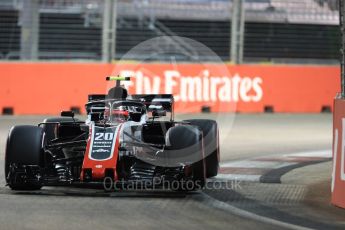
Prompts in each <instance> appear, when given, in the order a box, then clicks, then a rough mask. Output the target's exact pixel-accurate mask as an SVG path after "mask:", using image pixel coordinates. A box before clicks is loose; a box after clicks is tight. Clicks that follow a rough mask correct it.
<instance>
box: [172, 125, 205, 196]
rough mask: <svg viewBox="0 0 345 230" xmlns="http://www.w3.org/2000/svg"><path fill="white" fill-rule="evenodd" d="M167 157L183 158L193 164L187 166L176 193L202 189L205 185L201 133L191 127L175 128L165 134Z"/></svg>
mask: <svg viewBox="0 0 345 230" xmlns="http://www.w3.org/2000/svg"><path fill="white" fill-rule="evenodd" d="M166 143H167V146H168V155H171V157H172V158H174V157H181V156H184V159H185V160H186V161H188V160H189V161H192V162H194V163H192V164H190V165H187V166H186V169H187V171H188V172H187V173H185V175H184V178H183V179H182V180H181V183H180V186H179V188H178V189H177V190H178V191H194V190H199V189H202V188H203V187H204V186H205V183H206V162H205V155H204V146H203V135H202V132H201V131H200V130H199V129H198V128H196V127H192V126H175V127H172V128H170V129H169V130H168V132H167V134H166Z"/></svg>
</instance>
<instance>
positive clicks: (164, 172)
mask: <svg viewBox="0 0 345 230" xmlns="http://www.w3.org/2000/svg"><path fill="white" fill-rule="evenodd" d="M107 80H114V81H116V86H115V87H114V88H112V89H110V90H109V92H108V94H106V95H89V98H88V99H89V100H88V102H87V103H86V111H87V119H86V120H85V121H80V120H78V119H76V118H75V117H74V113H73V112H71V111H64V112H61V117H57V118H48V119H45V120H44V121H43V122H42V123H40V124H38V126H31V125H18V126H14V127H12V128H11V130H10V132H9V134H8V139H7V145H6V154H5V177H6V183H7V185H8V186H9V187H10V188H11V189H14V190H34V189H40V188H41V187H42V186H49V185H53V186H56V185H80V184H103V185H104V183H105V181H107V184H109V183H110V182H111V183H112V184H114V185H118V184H120V185H121V186H122V187H120V188H126V187H125V186H123V185H129V184H131V186H132V187H131V188H134V187H135V188H137V187H138V186H142V185H143V182H145V183H146V182H149V184H150V185H152V186H153V187H155V188H159V187H164V185H165V184H169V183H175V185H178V186H175V187H174V188H172V187H168V188H170V189H174V190H184V191H190V190H196V189H201V188H203V187H204V185H205V181H206V178H208V177H214V176H216V175H217V172H218V167H219V141H218V139H219V137H218V136H219V134H218V126H217V123H216V121H213V120H206V119H194V120H185V121H181V122H177V121H174V111H173V108H174V106H173V105H174V98H173V96H172V95H169V94H158V95H128V93H127V90H126V89H124V88H122V87H121V86H120V81H124V80H129V78H124V77H108V78H107ZM133 184H134V185H135V186H134V187H133ZM145 186H146V185H145Z"/></svg>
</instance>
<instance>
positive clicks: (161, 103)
mask: <svg viewBox="0 0 345 230" xmlns="http://www.w3.org/2000/svg"><path fill="white" fill-rule="evenodd" d="M131 96H132V98H133V99H134V100H140V101H142V102H143V103H144V104H145V106H146V109H147V111H153V110H156V109H164V110H165V111H167V112H171V113H173V108H174V96H173V95H172V94H134V95H131Z"/></svg>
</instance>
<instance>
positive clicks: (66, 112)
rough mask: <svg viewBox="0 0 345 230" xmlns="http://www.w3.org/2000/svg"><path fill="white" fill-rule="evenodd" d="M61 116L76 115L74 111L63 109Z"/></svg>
mask: <svg viewBox="0 0 345 230" xmlns="http://www.w3.org/2000/svg"><path fill="white" fill-rule="evenodd" d="M61 117H72V118H73V117H74V113H73V112H72V111H62V112H61Z"/></svg>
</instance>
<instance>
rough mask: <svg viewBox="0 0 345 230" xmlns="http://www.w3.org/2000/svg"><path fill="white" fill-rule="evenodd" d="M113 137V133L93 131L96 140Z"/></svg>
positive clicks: (106, 139) (111, 138) (108, 139)
mask: <svg viewBox="0 0 345 230" xmlns="http://www.w3.org/2000/svg"><path fill="white" fill-rule="evenodd" d="M113 138H114V133H95V140H96V141H104V140H105V141H111V140H113Z"/></svg>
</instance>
